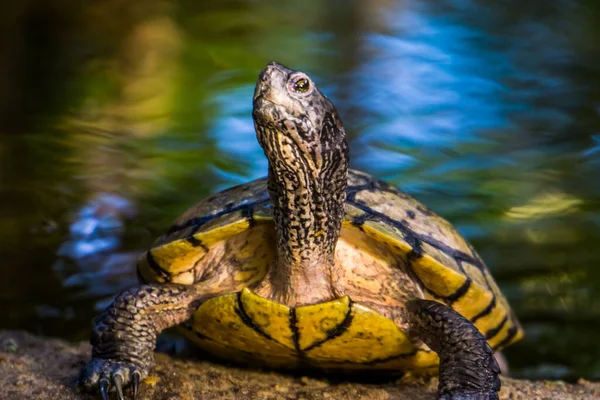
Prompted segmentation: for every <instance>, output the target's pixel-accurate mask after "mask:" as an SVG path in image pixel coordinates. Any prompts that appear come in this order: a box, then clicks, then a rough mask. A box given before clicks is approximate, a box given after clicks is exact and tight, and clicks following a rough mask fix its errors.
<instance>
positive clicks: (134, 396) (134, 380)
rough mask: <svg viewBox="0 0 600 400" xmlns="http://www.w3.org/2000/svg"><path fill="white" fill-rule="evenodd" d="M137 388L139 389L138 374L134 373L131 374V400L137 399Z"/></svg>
mask: <svg viewBox="0 0 600 400" xmlns="http://www.w3.org/2000/svg"><path fill="white" fill-rule="evenodd" d="M139 388H140V374H139V373H138V372H134V373H133V400H136V399H137V395H138V390H139Z"/></svg>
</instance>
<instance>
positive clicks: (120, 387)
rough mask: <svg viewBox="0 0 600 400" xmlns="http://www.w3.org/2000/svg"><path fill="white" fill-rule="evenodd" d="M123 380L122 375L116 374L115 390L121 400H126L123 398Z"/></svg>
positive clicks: (114, 380)
mask: <svg viewBox="0 0 600 400" xmlns="http://www.w3.org/2000/svg"><path fill="white" fill-rule="evenodd" d="M122 382H123V378H121V375H119V374H115V375H114V376H113V383H114V385H115V388H116V389H117V395H118V396H119V400H125V398H124V397H123V384H122Z"/></svg>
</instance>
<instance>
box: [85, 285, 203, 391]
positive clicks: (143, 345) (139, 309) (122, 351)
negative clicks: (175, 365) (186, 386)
mask: <svg viewBox="0 0 600 400" xmlns="http://www.w3.org/2000/svg"><path fill="white" fill-rule="evenodd" d="M204 299H205V296H202V295H201V294H199V293H198V292H197V290H196V287H195V286H186V285H176V284H160V285H144V286H140V287H137V288H133V289H129V290H127V291H125V292H123V293H121V294H120V295H119V296H118V297H117V298H116V299H115V301H114V302H113V303H112V304H111V305H110V306H109V307H108V308H107V309H106V310H105V311H104V312H103V313H102V314H100V315H99V316H98V317H97V318H96V319H95V321H94V331H93V333H92V337H91V340H90V342H91V344H92V346H93V348H92V361H91V362H90V363H89V364H87V365H86V366H85V367H84V368H83V369H82V371H81V374H80V377H79V382H80V385H81V386H83V388H84V389H86V390H88V391H92V390H100V392H101V393H102V398H103V399H105V400H107V399H108V392H109V390H111V389H112V388H114V389H115V390H116V391H117V394H118V396H119V399H120V400H123V398H124V397H123V387H126V386H128V385H130V384H132V385H133V391H134V398H135V397H136V396H137V391H138V386H139V382H140V380H142V379H144V378H145V377H146V376H148V372H149V371H150V369H151V368H152V366H153V365H154V348H155V346H156V337H157V336H158V335H159V334H160V332H162V331H163V330H165V329H167V328H169V327H171V326H174V325H177V324H179V323H181V322H183V321H185V320H187V319H189V318H190V317H191V316H192V314H193V313H194V311H195V310H196V309H197V308H198V306H199V304H200V303H201V302H202V301H203V300H204Z"/></svg>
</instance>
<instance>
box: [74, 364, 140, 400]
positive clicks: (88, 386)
mask: <svg viewBox="0 0 600 400" xmlns="http://www.w3.org/2000/svg"><path fill="white" fill-rule="evenodd" d="M146 375H147V374H146V373H145V372H144V371H142V370H141V368H139V367H136V366H134V365H132V364H128V363H124V362H119V361H114V360H104V359H102V358H94V359H92V361H91V362H90V363H89V364H87V365H86V366H85V367H84V368H83V370H81V374H80V376H79V385H80V386H81V387H82V388H83V389H84V390H86V391H89V392H95V391H98V390H100V393H101V394H102V399H103V400H108V399H109V398H108V392H109V391H110V390H112V389H115V390H116V391H117V395H118V396H119V400H124V399H125V397H124V396H123V388H124V387H127V386H129V385H132V387H133V399H134V400H135V398H136V397H137V394H138V388H139V386H140V380H141V379H142V377H145V376H146Z"/></svg>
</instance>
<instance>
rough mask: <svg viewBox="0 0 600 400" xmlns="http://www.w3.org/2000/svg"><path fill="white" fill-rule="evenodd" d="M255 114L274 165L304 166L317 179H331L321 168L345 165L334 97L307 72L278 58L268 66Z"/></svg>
mask: <svg viewBox="0 0 600 400" xmlns="http://www.w3.org/2000/svg"><path fill="white" fill-rule="evenodd" d="M252 116H253V118H254V125H255V127H256V134H257V138H258V141H259V143H260V145H261V146H262V148H263V150H264V152H265V155H266V156H267V158H268V159H269V164H270V165H271V167H272V168H273V169H275V170H278V171H282V172H283V171H286V172H293V171H298V168H302V170H304V171H306V172H310V173H311V174H312V175H313V176H314V177H315V178H316V177H321V178H329V177H327V176H324V175H323V174H322V172H323V171H329V172H333V171H332V170H333V169H338V168H341V169H347V165H348V164H347V160H348V145H347V142H346V134H345V132H344V127H343V126H342V122H341V120H340V118H339V116H338V113H337V111H336V109H335V107H334V106H333V104H332V103H331V101H329V99H328V98H327V97H326V96H325V95H324V94H323V93H321V92H320V91H319V89H318V88H317V87H316V86H315V84H314V83H313V81H312V80H311V79H310V77H309V76H308V75H306V74H305V73H303V72H300V71H293V70H291V69H288V68H286V67H284V66H283V65H281V64H278V63H275V62H272V63H270V64H269V65H267V67H266V68H265V69H264V70H263V71H262V72H261V73H260V76H259V78H258V82H257V83H256V89H255V91H254V107H253V111H252ZM336 167H338V168H336ZM343 172H344V177H345V170H344V171H343ZM325 175H326V174H325Z"/></svg>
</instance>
